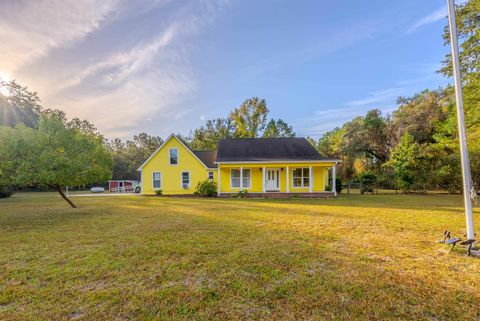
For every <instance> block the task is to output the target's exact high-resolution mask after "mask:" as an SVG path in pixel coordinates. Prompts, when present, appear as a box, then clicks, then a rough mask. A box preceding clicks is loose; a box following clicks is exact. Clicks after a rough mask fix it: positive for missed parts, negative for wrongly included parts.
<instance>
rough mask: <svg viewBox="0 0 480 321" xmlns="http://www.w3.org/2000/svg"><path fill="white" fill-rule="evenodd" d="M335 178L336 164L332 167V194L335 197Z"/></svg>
mask: <svg viewBox="0 0 480 321" xmlns="http://www.w3.org/2000/svg"><path fill="white" fill-rule="evenodd" d="M336 178H337V163H335V165H333V167H332V193H333V194H334V195H335V196H337V187H336V186H335V185H336V183H337V182H336Z"/></svg>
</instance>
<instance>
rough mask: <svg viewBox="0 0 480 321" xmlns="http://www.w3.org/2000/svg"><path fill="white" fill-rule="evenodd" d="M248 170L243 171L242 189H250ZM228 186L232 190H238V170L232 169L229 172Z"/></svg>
mask: <svg viewBox="0 0 480 321" xmlns="http://www.w3.org/2000/svg"><path fill="white" fill-rule="evenodd" d="M250 174H251V172H250V169H243V188H250V183H251V178H250ZM230 185H231V186H232V188H240V169H236V168H232V169H231V171H230Z"/></svg>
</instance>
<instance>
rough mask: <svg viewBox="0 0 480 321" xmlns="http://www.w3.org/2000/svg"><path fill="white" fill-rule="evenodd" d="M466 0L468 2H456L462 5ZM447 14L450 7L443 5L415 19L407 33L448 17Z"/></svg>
mask: <svg viewBox="0 0 480 321" xmlns="http://www.w3.org/2000/svg"><path fill="white" fill-rule="evenodd" d="M465 2H467V0H459V1H456V4H457V5H462V4H464V3H465ZM447 15H448V7H447V6H443V7H441V8H439V9H437V10H435V11H433V12H432V13H430V14H428V15H426V16H425V17H422V18H420V19H418V20H417V21H415V22H414V23H413V24H412V25H411V26H410V27H409V28H408V29H407V33H413V32H415V31H417V30H418V29H420V28H422V27H423V26H426V25H429V24H431V23H434V22H437V21H440V20H443V19H446V17H447Z"/></svg>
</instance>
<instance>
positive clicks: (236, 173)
mask: <svg viewBox="0 0 480 321" xmlns="http://www.w3.org/2000/svg"><path fill="white" fill-rule="evenodd" d="M230 179H231V182H230V184H231V185H232V187H234V188H240V170H239V169H232V170H231V171H230Z"/></svg>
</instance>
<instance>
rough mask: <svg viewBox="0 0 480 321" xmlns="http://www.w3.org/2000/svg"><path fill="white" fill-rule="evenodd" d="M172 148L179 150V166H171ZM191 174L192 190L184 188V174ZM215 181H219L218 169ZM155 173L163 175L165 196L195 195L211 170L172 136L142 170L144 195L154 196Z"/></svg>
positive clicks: (162, 188) (215, 173) (215, 172)
mask: <svg viewBox="0 0 480 321" xmlns="http://www.w3.org/2000/svg"><path fill="white" fill-rule="evenodd" d="M170 148H177V149H178V164H177V165H170V157H169V156H170V155H169V153H170ZM183 171H186V172H190V188H188V189H183V188H182V178H181V175H182V172H183ZM211 171H213V172H214V180H215V181H216V180H217V171H216V169H214V170H211ZM153 172H160V173H161V175H162V187H161V190H162V193H163V194H167V195H168V194H193V193H194V192H195V188H196V186H197V184H198V182H201V181H204V180H206V179H207V178H208V172H209V170H208V169H207V168H206V167H205V165H203V163H201V162H200V161H199V160H198V159H197V158H196V157H195V156H194V154H192V152H191V151H190V150H188V149H187V148H185V147H184V146H183V144H182V143H181V142H180V141H179V140H178V138H176V137H175V136H172V137H171V139H169V140H168V141H167V142H166V143H165V145H164V146H163V147H162V148H161V149H160V150H159V151H158V152H157V153H156V154H155V155H154V156H153V157H152V158H151V159H150V160H149V161H148V162H147V163H146V164H145V165H144V167H143V168H142V175H141V176H142V194H147V195H148V194H150V195H151V194H154V190H153V188H152V186H153V182H152V175H153Z"/></svg>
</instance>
